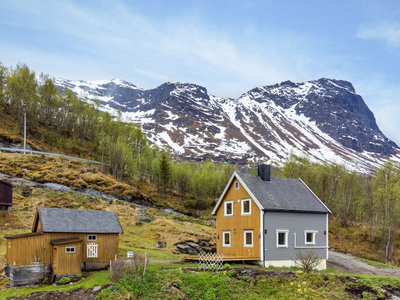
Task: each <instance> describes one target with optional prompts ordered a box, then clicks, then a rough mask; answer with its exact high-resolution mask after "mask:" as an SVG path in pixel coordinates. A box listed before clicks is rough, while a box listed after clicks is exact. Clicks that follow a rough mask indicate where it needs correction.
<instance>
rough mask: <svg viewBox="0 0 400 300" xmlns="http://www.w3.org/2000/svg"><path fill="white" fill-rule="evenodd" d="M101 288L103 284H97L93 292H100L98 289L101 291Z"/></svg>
mask: <svg viewBox="0 0 400 300" xmlns="http://www.w3.org/2000/svg"><path fill="white" fill-rule="evenodd" d="M100 290H101V286H100V285H99V286H95V287H94V288H93V293H96V292H98V291H100Z"/></svg>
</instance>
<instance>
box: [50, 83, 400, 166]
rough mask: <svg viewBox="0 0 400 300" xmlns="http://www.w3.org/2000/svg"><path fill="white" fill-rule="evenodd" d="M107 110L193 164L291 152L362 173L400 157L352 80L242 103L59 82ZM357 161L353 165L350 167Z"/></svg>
mask: <svg viewBox="0 0 400 300" xmlns="http://www.w3.org/2000/svg"><path fill="white" fill-rule="evenodd" d="M56 84H57V85H58V86H59V87H64V86H67V87H68V88H70V89H72V90H73V91H74V92H76V93H77V94H79V95H86V97H88V98H97V99H99V100H101V101H102V109H103V110H107V111H110V112H116V111H117V110H118V109H121V111H122V112H123V115H124V116H125V117H127V118H130V120H131V121H132V122H136V123H140V124H141V125H142V128H143V130H144V131H145V133H146V134H147V136H148V138H149V140H150V141H151V142H153V143H157V144H167V145H168V146H169V147H170V148H171V149H173V150H174V151H175V152H177V153H178V154H180V155H183V156H185V157H187V158H191V159H202V158H204V157H213V158H215V159H225V160H233V161H237V162H242V163H244V162H246V161H247V160H249V159H253V160H262V159H272V160H273V161H277V162H281V161H283V160H284V159H285V157H286V156H287V154H288V152H289V151H294V152H295V153H299V154H300V153H305V154H307V155H308V156H309V157H310V159H311V160H312V161H315V162H321V161H326V160H335V161H337V162H346V163H347V164H350V165H351V166H353V167H354V168H358V169H359V170H361V171H367V170H369V169H371V168H372V167H374V166H377V165H378V164H380V163H381V162H382V161H383V160H384V159H385V158H388V157H392V156H396V157H397V156H398V157H400V156H399V155H398V153H400V151H399V149H398V147H397V145H396V144H395V143H394V142H393V141H391V140H389V139H387V138H386V137H385V135H384V134H383V133H382V132H381V131H380V130H379V128H378V126H377V124H376V121H375V118H374V115H373V113H372V112H371V111H370V110H369V108H368V107H367V105H366V104H365V102H364V100H363V99H362V97H361V96H360V95H358V94H356V92H355V90H354V87H353V86H352V84H351V83H349V82H346V81H341V80H334V79H326V78H322V79H319V80H315V81H309V82H303V83H293V82H290V81H285V82H282V83H280V84H275V85H272V86H263V87H258V88H254V89H252V90H250V91H248V92H247V93H245V94H243V95H241V96H240V97H239V98H238V99H231V98H225V99H224V98H220V97H215V96H213V95H210V94H209V93H208V92H207V89H206V88H204V87H201V86H198V85H195V84H189V83H176V82H167V83H164V84H162V85H161V86H159V87H157V88H154V89H150V90H143V89H140V88H138V87H136V86H135V85H133V84H131V83H128V82H126V81H122V80H119V79H114V80H111V81H103V82H82V81H69V80H63V79H57V81H56ZM349 161H351V162H350V163H349Z"/></svg>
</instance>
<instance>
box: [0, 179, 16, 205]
mask: <svg viewBox="0 0 400 300" xmlns="http://www.w3.org/2000/svg"><path fill="white" fill-rule="evenodd" d="M12 191H13V188H12V186H11V185H9V184H7V183H5V182H3V181H0V205H7V206H11V205H12Z"/></svg>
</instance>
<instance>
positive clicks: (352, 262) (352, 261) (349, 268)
mask: <svg viewBox="0 0 400 300" xmlns="http://www.w3.org/2000/svg"><path fill="white" fill-rule="evenodd" d="M328 266H330V267H334V268H336V269H339V270H341V271H343V272H346V273H353V274H369V275H379V276H389V277H400V269H390V268H375V267H374V266H370V265H369V264H367V263H365V262H362V261H361V260H358V259H356V258H354V257H353V256H352V255H350V254H344V253H340V252H335V251H329V259H328Z"/></svg>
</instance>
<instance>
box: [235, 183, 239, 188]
mask: <svg viewBox="0 0 400 300" xmlns="http://www.w3.org/2000/svg"><path fill="white" fill-rule="evenodd" d="M238 189H239V181H235V190H238Z"/></svg>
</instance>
